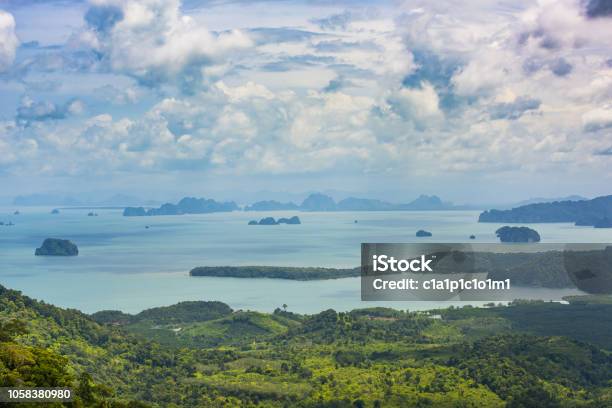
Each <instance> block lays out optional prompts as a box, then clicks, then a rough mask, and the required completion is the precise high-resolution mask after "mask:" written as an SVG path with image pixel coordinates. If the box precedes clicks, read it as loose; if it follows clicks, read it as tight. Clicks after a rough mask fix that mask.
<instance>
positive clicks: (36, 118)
mask: <svg viewBox="0 0 612 408" xmlns="http://www.w3.org/2000/svg"><path fill="white" fill-rule="evenodd" d="M84 109H85V106H84V104H83V102H82V101H80V100H78V99H73V100H70V101H68V102H66V103H64V104H62V105H57V104H55V103H53V102H49V101H39V102H36V101H34V100H32V99H30V98H29V97H24V98H22V100H21V105H20V106H19V107H18V108H17V115H16V116H15V122H16V123H18V124H20V125H22V126H29V125H30V124H32V123H33V122H44V121H48V120H59V119H65V118H66V117H68V116H69V115H78V114H81V113H83V110H84Z"/></svg>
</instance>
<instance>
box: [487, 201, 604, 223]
mask: <svg viewBox="0 0 612 408" xmlns="http://www.w3.org/2000/svg"><path fill="white" fill-rule="evenodd" d="M611 218H612V195H609V196H602V197H597V198H594V199H592V200H578V201H570V200H567V201H555V202H552V203H538V204H529V205H523V206H520V207H516V208H513V209H511V210H494V209H493V210H488V211H484V212H483V213H481V214H480V216H479V217H478V222H496V223H501V222H503V223H543V222H546V223H549V222H573V223H574V224H575V225H579V226H591V227H594V226H595V225H603V226H600V227H598V228H609V227H605V225H606V222H605V220H606V219H608V220H609V219H611Z"/></svg>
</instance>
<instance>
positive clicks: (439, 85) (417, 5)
mask: <svg viewBox="0 0 612 408" xmlns="http://www.w3.org/2000/svg"><path fill="white" fill-rule="evenodd" d="M0 100H1V101H2V103H1V104H0V185H2V186H3V189H2V192H1V193H0V195H4V196H10V195H19V194H30V193H41V192H67V193H75V194H76V193H79V192H84V191H85V192H92V191H98V192H104V193H105V194H106V193H111V192H113V193H129V194H133V195H138V196H141V197H144V198H155V199H163V198H164V197H168V198H169V197H174V196H177V195H180V194H189V195H196V196H206V197H213V198H224V199H234V200H238V201H245V200H247V199H248V197H251V196H253V194H254V193H256V192H264V191H268V192H277V193H278V192H284V193H287V194H288V195H289V194H297V193H301V192H305V191H335V192H339V193H338V194H346V195H349V194H350V195H357V196H362V197H377V198H384V199H387V200H389V201H395V202H399V201H405V200H407V199H410V198H414V197H416V196H417V195H419V194H422V193H425V194H437V195H439V196H441V197H442V198H443V199H445V200H452V201H454V202H457V203H475V202H507V201H512V200H521V199H526V198H529V197H534V196H538V197H560V196H565V195H569V194H580V195H583V196H587V197H593V196H597V195H606V194H610V193H612V191H611V190H610V186H611V185H612V184H611V182H612V1H610V0H578V1H567V0H557V1H548V0H546V1H523V0H511V1H489V0H486V1H485V0H473V1H462V0H452V1H451V0H440V1H435V2H431V1H384V0H378V1H336V2H328V1H322V0H320V1H299V0H285V1H283V0H275V1H240V0H233V1H224V0H213V1H196V0H185V1H183V2H181V1H178V0H91V1H76V0H57V1H42V0H19V1H17V0H15V1H13V0H0Z"/></svg>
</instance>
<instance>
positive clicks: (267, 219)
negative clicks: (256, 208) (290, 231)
mask: <svg viewBox="0 0 612 408" xmlns="http://www.w3.org/2000/svg"><path fill="white" fill-rule="evenodd" d="M301 223H302V222H301V221H300V217H298V216H297V215H294V216H293V217H291V218H279V219H278V221H277V220H275V219H274V218H273V217H265V218H262V219H261V220H259V222H257V221H256V220H251V221H249V225H280V224H289V225H298V224H301Z"/></svg>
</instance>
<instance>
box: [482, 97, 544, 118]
mask: <svg viewBox="0 0 612 408" xmlns="http://www.w3.org/2000/svg"><path fill="white" fill-rule="evenodd" d="M540 104H541V101H540V100H539V99H535V98H529V97H518V98H516V99H515V100H514V101H512V102H504V103H498V104H495V105H493V106H491V119H510V120H515V119H518V118H520V117H521V116H523V114H525V112H528V111H532V110H537V109H538V108H539V107H540Z"/></svg>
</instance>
